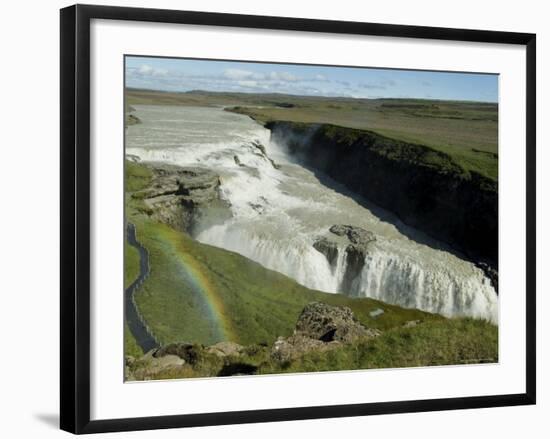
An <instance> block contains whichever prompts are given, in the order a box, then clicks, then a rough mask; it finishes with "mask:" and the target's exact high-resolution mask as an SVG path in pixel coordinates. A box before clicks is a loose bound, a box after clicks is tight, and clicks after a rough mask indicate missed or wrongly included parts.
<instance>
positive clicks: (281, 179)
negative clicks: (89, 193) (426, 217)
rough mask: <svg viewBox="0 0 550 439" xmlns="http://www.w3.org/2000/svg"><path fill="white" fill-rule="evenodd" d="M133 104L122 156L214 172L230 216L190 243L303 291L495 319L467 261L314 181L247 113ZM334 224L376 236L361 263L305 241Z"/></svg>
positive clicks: (487, 290) (491, 296)
mask: <svg viewBox="0 0 550 439" xmlns="http://www.w3.org/2000/svg"><path fill="white" fill-rule="evenodd" d="M135 107H136V114H137V115H138V116H139V117H140V119H141V120H142V122H143V123H142V124H138V125H133V126H130V127H128V131H127V153H128V154H133V155H137V156H139V157H140V158H141V159H142V160H154V161H166V162H170V163H174V164H178V165H182V166H197V165H198V166H205V167H208V168H209V169H212V170H213V171H215V172H217V173H218V174H219V175H220V181H221V188H220V189H221V195H222V197H223V198H225V199H226V200H227V201H228V203H229V204H230V205H231V213H232V218H231V219H230V220H227V221H225V222H224V223H223V224H215V225H212V224H211V223H208V222H207V223H205V224H204V226H203V227H200V224H199V226H198V227H197V230H196V233H195V238H196V239H197V240H199V241H201V242H204V243H207V244H210V245H214V246H218V247H221V248H225V249H227V250H231V251H235V252H237V253H240V254H242V255H243V256H246V257H248V258H250V259H252V260H254V261H256V262H258V263H260V264H262V265H264V266H265V267H267V268H269V269H272V270H276V271H278V272H280V273H283V274H285V275H287V276H289V277H291V278H293V279H295V280H296V281H297V282H299V283H301V284H302V285H304V286H306V287H309V288H312V289H316V290H320V291H325V292H331V293H342V294H346V295H349V296H354V297H371V298H375V299H379V300H382V301H384V302H387V303H391V304H395V305H399V306H403V307H409V308H418V309H421V310H425V311H429V312H437V313H441V314H443V315H445V316H472V317H478V318H485V319H487V320H490V321H492V322H494V323H496V322H497V321H498V297H497V294H496V292H495V290H494V289H493V288H492V286H491V284H490V282H489V280H488V279H487V278H486V277H485V276H484V274H483V272H482V271H481V270H480V269H478V268H477V267H476V266H475V265H474V264H472V263H471V262H468V261H466V260H464V259H461V258H459V257H457V256H455V255H453V254H452V253H450V252H448V251H445V250H440V249H437V248H436V247H438V246H429V245H425V244H422V243H420V240H416V239H414V234H415V233H416V232H415V231H409V232H410V233H408V234H407V235H405V234H404V233H403V232H402V230H403V228H398V227H396V223H395V221H394V222H392V221H391V220H388V219H387V217H386V216H385V217H384V219H382V217H381V216H380V215H378V214H377V213H375V211H374V210H372V209H368V208H366V207H364V204H362V203H359V202H357V201H356V200H355V199H354V197H351V196H349V195H347V194H346V193H344V192H343V191H341V190H336V189H334V188H331V187H328V186H327V185H325V184H323V183H322V182H321V181H325V180H324V177H323V176H320V175H319V174H318V173H317V174H316V173H314V172H312V171H310V170H307V169H305V168H304V167H302V166H301V165H300V164H299V163H296V162H294V161H293V159H292V158H291V157H288V156H287V154H286V153H285V150H284V148H281V147H279V146H278V145H277V144H275V143H274V142H270V133H269V131H268V130H266V129H264V128H263V127H262V126H260V125H259V124H257V123H255V122H254V121H252V120H251V119H250V118H248V117H246V116H241V115H237V114H233V113H229V112H225V111H223V110H221V109H217V108H196V107H194V108H193V107H162V106H145V105H136V106H135ZM334 224H350V225H353V226H356V227H360V228H362V229H365V230H368V231H370V232H372V233H374V234H375V235H376V242H374V243H373V244H372V246H369V250H368V252H367V253H366V255H365V257H364V259H365V260H364V264H363V265H362V266H357V265H355V266H354V267H350V264H349V263H348V262H349V261H348V258H347V256H346V251H345V248H346V244H345V243H339V244H338V254H337V257H336V259H335V260H333V261H332V263H330V262H329V260H328V259H327V257H326V256H325V255H324V254H323V253H321V252H320V251H318V250H317V249H316V248H315V247H314V246H313V244H314V243H315V240H316V239H318V237H319V236H327V234H329V235H330V233H329V232H328V230H329V228H330V227H331V226H332V225H334ZM440 247H443V246H440ZM352 268H353V270H352Z"/></svg>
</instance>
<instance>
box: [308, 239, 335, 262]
mask: <svg viewBox="0 0 550 439" xmlns="http://www.w3.org/2000/svg"><path fill="white" fill-rule="evenodd" d="M313 248H314V249H315V250H317V251H318V252H319V253H322V254H324V255H325V257H326V258H327V261H328V263H329V264H330V265H331V267H334V266H335V265H336V260H337V259H338V244H336V243H335V242H333V241H330V240H329V239H327V238H326V237H324V236H321V237H319V238H317V240H316V241H315V242H314V243H313Z"/></svg>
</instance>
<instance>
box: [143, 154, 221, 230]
mask: <svg viewBox="0 0 550 439" xmlns="http://www.w3.org/2000/svg"><path fill="white" fill-rule="evenodd" d="M143 164H144V165H146V166H147V167H148V168H149V169H151V171H152V172H153V178H152V179H151V183H150V184H149V186H148V187H147V188H145V189H143V190H141V191H139V192H136V193H134V194H133V195H132V196H133V197H134V198H139V199H142V200H143V202H144V203H145V205H146V206H147V208H148V209H149V213H150V215H151V217H152V218H154V219H156V220H157V221H160V222H162V223H165V224H168V225H170V226H172V227H174V228H176V229H178V230H182V231H186V232H190V231H191V229H192V228H193V226H194V225H195V223H196V221H197V220H198V219H199V218H201V217H202V216H205V214H206V211H208V215H209V216H210V217H212V218H216V217H220V216H225V217H227V216H229V215H230V214H229V209H228V207H229V204H228V203H227V202H226V201H224V200H222V198H221V197H220V192H219V188H220V177H219V176H218V175H217V174H216V173H214V172H213V171H211V170H209V169H206V168H200V167H180V166H176V165H169V164H162V163H143Z"/></svg>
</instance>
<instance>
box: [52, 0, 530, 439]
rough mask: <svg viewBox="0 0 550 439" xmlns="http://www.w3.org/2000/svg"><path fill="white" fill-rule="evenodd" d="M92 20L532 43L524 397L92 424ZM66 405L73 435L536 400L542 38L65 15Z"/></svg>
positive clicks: (261, 20)
mask: <svg viewBox="0 0 550 439" xmlns="http://www.w3.org/2000/svg"><path fill="white" fill-rule="evenodd" d="M93 19H104V20H131V21H141V22H157V23H181V24H194V25H207V26H229V27H241V28H255V29H276V30H293V31H303V32H325V33H335V34H357V35H371V36H384V37H407V38H417V39H437V40H452V41H465V42H484V43H503V44H513V45H522V46H525V47H526V59H527V62H526V66H525V68H526V78H527V89H526V99H527V100H526V110H527V111H526V115H525V117H526V152H525V153H526V159H527V182H526V183H527V198H526V203H527V210H526V218H527V228H526V231H525V233H526V243H527V247H526V254H527V258H526V261H525V263H526V268H527V270H526V273H527V284H526V292H527V297H526V322H527V327H526V357H525V364H526V376H525V383H526V387H525V388H526V392H525V393H518V394H507V395H494V396H479V397H460V398H446V399H430V400H417V401H393V402H383V403H368V404H349V405H336V406H317V407H299V408H284V409H270V410H253V411H238V412H224V413H219V412H218V413H201V414H181V415H174V416H154V417H153V416H151V417H141V418H128V419H105V420H90V395H91V392H90V359H91V358H90V349H89V347H90V213H91V210H90V22H91V20H93ZM60 44H61V64H60V68H61V78H60V79H61V83H60V84H61V114H60V121H61V127H60V129H61V157H60V161H61V212H60V213H61V222H60V227H61V243H60V248H61V273H60V276H61V292H60V293H61V358H60V360H61V371H60V372H61V375H60V377H61V388H60V393H61V405H60V411H61V413H60V415H61V416H60V425H61V428H62V429H63V430H66V431H69V432H72V433H77V434H80V433H99V432H113V431H129V430H145V429H160V428H173V427H193V426H207V425H218V424H240V423H251V422H273V421H288V420H303V419H314V418H325V417H347V416H364V415H375V414H387V413H405V412H426V411H438V410H454V409H471V408H482V407H497V406H515V405H528V404H535V401H536V351H535V344H536V340H535V336H536V332H535V328H536V321H535V317H536V316H535V275H536V273H535V263H536V261H535V257H536V247H535V246H536V237H535V216H536V206H535V199H536V195H535V194H536V192H535V190H536V188H535V181H536V177H535V157H536V152H535V146H536V134H535V132H536V122H535V120H536V114H535V111H536V101H535V100H536V96H535V94H536V76H535V75H536V73H535V71H536V36H535V35H534V34H530V33H514V32H497V31H484V30H466V29H447V28H437V27H423V26H403V25H389V24H376V23H359V22H344V21H329V20H312V19H303V18H289V17H266V16H253V15H234V14H221V13H206V12H187V11H175V10H158V9H141V8H121V7H107V6H89V5H75V6H70V7H67V8H64V9H62V10H61V42H60Z"/></svg>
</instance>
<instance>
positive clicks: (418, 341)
mask: <svg viewBox="0 0 550 439" xmlns="http://www.w3.org/2000/svg"><path fill="white" fill-rule="evenodd" d="M196 351H197V352H198V353H199V355H198V359H197V361H196V362H195V363H194V364H192V365H191V364H186V365H184V366H183V367H180V368H173V369H168V370H163V371H161V372H158V373H153V374H148V375H149V376H148V378H149V379H174V378H198V377H206V376H218V375H219V374H220V372H221V370H222V368H223V366H224V365H227V364H232V363H233V364H234V363H238V364H246V365H251V366H255V367H256V368H257V371H256V372H255V373H257V374H278V373H298V372H325V371H335V370H361V369H387V368H400V367H425V366H444V365H461V364H476V363H495V362H498V328H497V327H496V326H494V325H491V324H490V323H487V322H485V321H482V320H474V319H466V318H465V319H442V320H428V321H425V322H423V323H420V324H418V325H417V326H415V327H412V328H405V327H396V328H393V329H389V330H387V331H385V332H384V333H382V335H380V336H379V337H377V338H374V339H368V340H360V341H357V342H355V343H352V344H348V345H342V346H341V347H338V348H334V349H332V350H328V351H325V352H311V353H308V354H305V355H303V356H302V357H299V358H296V359H293V360H289V361H283V362H281V361H277V360H274V359H273V358H272V357H271V355H270V347H267V346H261V345H250V346H247V347H246V350H245V352H244V354H242V355H241V356H238V357H228V358H226V359H225V360H222V359H220V358H219V357H216V356H215V355H212V354H208V353H207V352H204V349H203V348H201V347H200V346H197V347H196ZM139 366H140V364H139V363H138V364H136V365H135V367H134V369H139ZM137 379H141V378H140V377H139V376H138V377H137Z"/></svg>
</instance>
